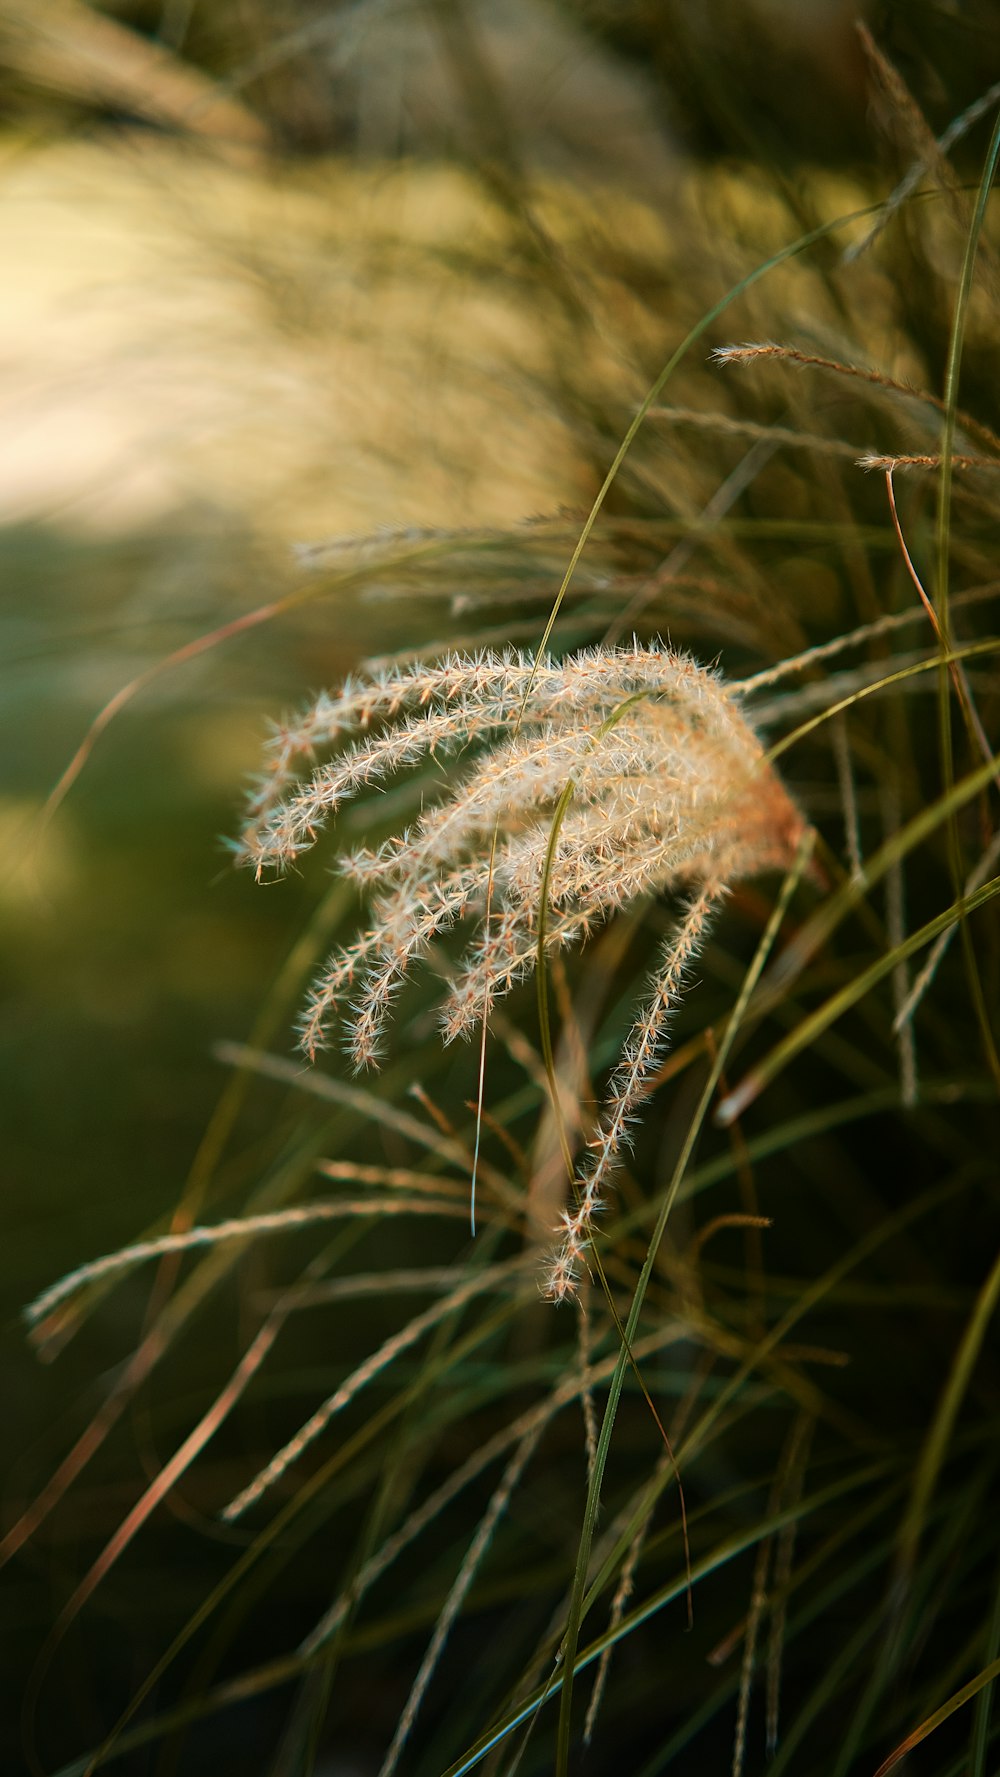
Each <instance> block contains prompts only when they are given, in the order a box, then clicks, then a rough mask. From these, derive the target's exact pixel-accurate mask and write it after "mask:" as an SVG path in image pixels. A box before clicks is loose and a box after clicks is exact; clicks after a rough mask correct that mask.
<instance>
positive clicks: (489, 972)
mask: <svg viewBox="0 0 1000 1777" xmlns="http://www.w3.org/2000/svg"><path fill="white" fill-rule="evenodd" d="M351 737H353V738H351ZM343 740H347V741H348V744H347V746H346V747H345V748H344V749H343V750H341V751H340V752H338V753H337V754H336V755H335V756H334V757H333V758H332V759H330V760H328V761H326V762H324V763H321V764H317V763H315V755H316V754H317V752H319V751H320V750H322V749H325V748H329V747H331V746H334V745H336V743H338V742H340V741H343ZM473 746H476V747H477V748H478V750H477V751H476V752H475V754H474V756H473V759H472V761H471V763H470V764H469V765H468V766H467V767H466V768H465V770H464V772H462V773H461V774H460V775H458V774H455V773H454V772H453V771H452V770H451V769H449V775H448V780H447V782H448V789H447V792H446V794H445V795H444V796H443V798H442V799H441V800H440V801H438V802H437V803H433V804H431V805H430V806H427V807H426V808H425V811H424V812H423V814H422V815H421V816H420V818H419V820H418V821H416V822H415V824H414V825H413V826H412V827H411V828H410V829H408V830H407V831H405V832H403V833H401V834H397V835H394V836H393V837H392V838H391V839H389V840H387V841H386V842H385V843H384V844H383V845H381V846H379V847H377V848H376V849H374V850H371V849H360V850H356V851H354V852H353V853H350V854H348V855H347V856H346V857H345V858H344V859H343V861H342V865H341V867H342V869H343V870H344V872H345V873H346V874H347V875H349V876H350V877H352V878H353V879H354V880H355V882H357V883H358V885H359V886H360V887H361V888H362V889H364V890H365V891H366V892H367V893H369V894H371V896H372V902H371V918H370V923H369V925H368V927H367V929H366V930H364V931H363V932H362V933H361V935H360V936H359V937H358V938H357V939H356V940H355V941H354V942H353V943H352V944H350V945H348V946H346V947H344V948H341V949H340V950H338V951H336V952H335V953H334V954H333V956H331V957H330V958H329V960H328V962H327V964H326V966H325V968H324V970H323V971H322V973H321V974H320V976H319V978H318V979H317V980H316V981H315V982H314V984H313V988H312V991H311V994H310V998H309V1001H308V1004H307V1007H306V1010H305V1013H304V1016H303V1019H302V1023H301V1032H300V1034H301V1041H302V1046H303V1048H304V1049H305V1050H306V1052H307V1053H308V1054H309V1055H310V1056H314V1055H315V1053H316V1051H317V1050H318V1049H319V1048H320V1047H321V1046H322V1045H323V1044H324V1042H325V1041H326V1039H327V1034H328V1030H329V1026H330V1024H331V1022H332V1021H333V1019H334V1018H335V1017H339V1018H341V1019H342V1020H343V1021H344V1022H345V1024H346V1027H347V1031H348V1042H349V1047H350V1052H351V1054H352V1056H353V1059H354V1062H355V1065H356V1066H358V1067H367V1066H371V1065H373V1064H375V1063H376V1062H377V1060H378V1057H379V1053H380V1048H381V1043H382V1038H383V1032H384V1028H385V1025H386V1022H387V1019H388V1016H389V1014H390V1012H391V1010H392V1008H393V1005H394V1002H395V1000H396V997H397V995H398V994H399V992H400V990H401V988H402V986H403V984H404V982H405V979H406V977H407V974H408V972H409V970H410V968H411V965H412V964H413V962H414V961H415V960H417V959H418V958H419V957H420V956H421V955H422V954H423V953H425V952H426V950H427V948H428V946H429V945H430V944H431V942H432V940H433V939H435V938H436V937H437V936H439V934H441V933H442V932H444V931H445V930H447V929H448V928H450V927H452V926H454V925H456V924H457V923H459V922H462V921H473V922H476V923H477V935H476V937H475V938H474V940H473V942H472V943H471V945H470V946H469V947H468V949H467V950H466V952H465V955H464V958H463V960H462V962H461V963H460V965H459V968H458V970H457V972H456V973H455V975H454V977H453V979H452V981H451V983H450V986H449V989H448V992H447V995H446V998H445V1001H444V1005H443V1007H442V1028H443V1034H444V1037H445V1040H446V1041H449V1042H450V1041H452V1040H453V1039H454V1038H455V1037H458V1036H468V1035H470V1034H471V1033H472V1032H473V1031H474V1030H476V1029H477V1028H479V1027H480V1026H481V1025H482V1023H483V1020H484V1019H486V1018H487V1017H488V1015H489V1012H490V1009H491V1007H492V1006H493V1005H494V1003H495V1002H496V1000H497V999H499V998H500V997H501V996H502V995H504V994H506V993H507V992H509V990H510V989H511V988H512V987H514V986H515V985H516V984H517V983H518V982H520V981H522V980H524V979H526V978H527V977H528V976H529V975H530V974H531V973H532V972H533V970H534V968H535V966H536V963H537V960H538V955H539V951H540V950H541V951H542V952H543V953H549V954H552V955H555V954H556V953H558V952H559V951H560V950H562V949H563V948H565V947H568V946H570V945H574V944H577V943H581V942H583V941H584V940H585V939H586V938H587V937H588V936H589V935H590V933H591V932H592V931H593V930H594V929H595V928H596V927H597V926H599V925H600V924H601V923H602V922H604V921H605V920H607V919H608V918H610V917H611V916H612V915H613V914H614V913H615V912H616V911H618V910H619V909H621V908H623V907H626V906H628V905H629V904H630V903H631V902H633V901H635V900H636V899H638V898H640V897H642V896H644V895H648V894H652V893H657V892H661V891H664V890H666V891H669V892H672V893H676V892H678V891H687V892H688V893H689V895H690V902H689V905H688V907H687V909H686V911H685V912H684V914H683V916H682V918H681V921H680V924H679V927H678V930H677V933H676V935H675V937H674V938H673V939H672V940H671V942H670V943H669V944H668V945H667V947H666V950H665V951H664V954H663V957H662V959H661V963H660V966H659V968H658V970H657V972H656V974H655V975H654V977H653V979H652V981H651V988H650V994H649V998H648V1000H647V1003H646V1004H645V1006H644V1008H643V1010H642V1012H641V1014H640V1016H639V1018H638V1019H637V1021H636V1024H635V1026H634V1028H633V1031H632V1033H631V1036H630V1038H629V1040H628V1042H627V1044H626V1046H625V1049H624V1051H623V1054H622V1057H621V1060H620V1062H619V1065H618V1067H617V1068H616V1070H615V1072H614V1074H613V1076H612V1081H611V1086H610V1092H609V1097H608V1102H607V1106H606V1110H605V1114H604V1117H603V1118H602V1121H601V1124H600V1127H599V1130H598V1133H597V1135H596V1137H595V1139H594V1142H593V1143H592V1144H591V1147H592V1152H591V1156H590V1160H589V1163H588V1167H587V1170H586V1174H585V1176H584V1178H583V1179H581V1181H580V1189H579V1192H578V1197H577V1202H576V1205H575V1207H574V1208H573V1209H572V1210H570V1211H567V1212H566V1216H565V1218H564V1225H563V1228H562V1230H561V1235H562V1245H561V1249H560V1252H559V1255H558V1256H557V1258H556V1260H555V1261H554V1264H553V1268H552V1271H551V1273H550V1276H549V1279H548V1284H547V1289H548V1293H549V1294H551V1295H553V1296H554V1297H556V1298H562V1297H564V1296H566V1295H568V1294H571V1293H574V1292H575V1289H576V1286H577V1283H578V1280H579V1277H580V1272H581V1266H582V1264H583V1263H584V1254H585V1250H586V1247H587V1244H588V1241H589V1238H590V1228H591V1224H592V1220H593V1216H594V1214H595V1213H596V1210H597V1208H598V1206H599V1202H600V1198H601V1194H602V1192H603V1189H604V1185H605V1183H606V1181H607V1179H608V1177H609V1176H610V1174H611V1172H612V1171H613V1169H614V1167H615V1165H616V1164H617V1162H618V1160H619V1157H620V1155H621V1152H622V1150H623V1148H624V1147H625V1146H626V1145H627V1142H628V1138H629V1129H630V1125H631V1123H632V1121H633V1119H634V1116H635V1114H636V1110H637V1108H638V1106H639V1105H640V1103H641V1101H642V1099H643V1098H644V1097H645V1094H646V1092H647V1090H648V1083H649V1080H650V1078H651V1077H652V1075H653V1073H654V1072H655V1069H656V1067H657V1066H658V1065H659V1062H660V1060H661V1059H662V1053H663V1048H664V1033H665V1030H666V1026H667V1023H668V1021H669V1019H670V1017H671V1015H672V1013H673V1010H674V1007H675V1005H676V1003H677V1000H678V997H679V993H680V988H681V984H682V980H683V977H684V975H685V973H686V971H687V969H688V967H689V965H690V963H691V962H692V960H693V959H694V957H695V956H696V955H697V954H698V951H699V949H700V948H701V945H702V943H703V940H704V935H705V932H706V929H707V926H708V922H709V920H710V918H711V916H712V914H713V912H714V910H715V908H716V907H717V906H718V904H719V903H720V901H721V899H722V898H723V896H724V895H725V893H726V891H727V889H728V887H729V885H731V884H732V883H733V882H735V881H737V880H739V879H740V878H744V877H747V876H751V875H754V874H756V873H757V872H759V871H762V870H769V869H783V868H785V867H786V866H787V865H788V864H789V863H790V861H791V859H792V857H793V856H794V854H795V850H796V847H797V845H798V843H799V840H800V838H801V836H802V832H803V826H804V823H803V819H802V816H801V814H800V813H799V811H798V809H797V808H796V807H795V805H794V804H793V802H792V801H791V800H790V798H789V796H788V794H787V792H786V791H785V789H784V787H783V785H782V784H781V782H780V781H779V779H778V777H777V775H776V774H775V772H774V771H773V770H772V768H771V767H770V765H769V764H768V762H767V760H766V759H765V757H764V753H763V749H762V747H761V744H760V742H759V740H758V738H757V736H756V734H755V733H754V731H753V729H752V728H751V726H750V725H749V723H748V721H747V719H746V717H745V716H744V715H743V713H742V710H741V708H740V697H739V692H738V690H736V689H734V688H733V687H731V686H728V687H727V686H726V685H725V683H724V682H723V680H722V679H721V677H720V675H719V674H718V673H717V672H714V671H709V670H707V669H706V668H705V667H703V666H700V665H698V663H697V662H696V661H694V660H692V659H691V658H689V657H688V656H686V655H683V654H679V653H676V652H675V651H674V650H672V649H670V648H668V647H666V646H665V645H664V644H662V643H656V642H654V643H650V644H643V643H640V642H638V641H635V640H633V642H632V643H631V644H629V645H627V646H623V647H618V648H609V647H604V648H595V649H591V650H588V651H586V652H584V653H581V654H577V655H573V656H570V657H569V658H567V659H565V660H563V661H561V662H556V661H553V660H552V659H550V658H548V657H545V658H541V659H538V660H535V659H533V658H532V657H531V656H530V655H525V654H515V653H512V652H511V653H505V654H496V653H482V654H477V655H457V654H456V655H451V656H448V657H447V658H445V659H444V660H442V661H439V662H436V663H433V664H430V665H428V664H424V663H418V664H414V665H410V666H407V667H405V668H398V667H397V668H393V669H391V670H388V671H386V672H383V673H380V674H377V675H374V676H373V677H371V678H370V679H367V680H364V681H361V680H358V681H351V682H350V683H348V684H347V685H345V686H344V688H343V689H342V690H341V691H340V692H339V693H338V694H337V695H336V696H328V695H325V694H324V695H323V696H322V697H320V698H319V699H318V700H317V702H316V703H315V704H314V705H313V706H312V708H311V709H309V710H308V711H306V712H305V714H304V715H303V716H301V717H300V718H299V719H298V720H296V721H294V722H288V723H285V724H283V725H282V727H281V728H280V729H278V730H277V731H276V733H275V736H274V739H273V740H272V743H271V748H270V760H269V764H268V769H267V772H266V774H265V775H264V776H263V777H262V779H261V781H260V783H259V785H258V786H257V788H256V790H255V793H254V795H253V798H252V801H251V806H250V810H249V815H248V821H247V825H246V827H245V829H244V832H243V835H242V839H241V842H240V855H241V857H242V860H243V861H244V862H245V863H247V864H248V865H250V866H251V867H252V868H253V869H254V870H255V871H256V873H257V876H258V877H260V876H261V875H263V874H264V873H266V872H267V871H270V870H277V871H280V870H282V869H284V868H286V867H287V866H288V865H290V864H292V863H294V861H295V860H296V859H297V858H298V857H299V856H300V855H301V854H302V853H303V852H304V851H306V850H308V849H309V848H310V847H311V846H312V845H313V844H314V843H315V842H316V840H317V838H318V837H319V834H320V831H321V830H322V828H323V826H324V824H325V822H326V821H327V819H328V818H329V816H330V815H331V814H333V813H335V812H336V810H337V809H338V808H339V807H340V806H341V804H342V803H344V802H345V801H347V800H349V799H350V798H352V797H354V796H356V795H357V794H358V793H359V792H361V791H363V790H364V789H366V788H368V787H369V786H370V785H373V784H378V783H381V782H382V781H383V780H384V779H385V778H387V777H388V776H390V775H392V774H393V773H395V772H397V771H399V770H401V769H403V768H405V767H408V766H413V765H416V764H418V763H420V762H421V761H424V760H426V759H427V757H428V756H430V757H432V758H434V759H439V758H444V757H447V756H454V755H456V754H464V753H467V752H468V751H469V749H470V748H472V747H473ZM567 792H569V800H568V801H565V797H566V795H567ZM557 807H558V809H559V819H558V825H557V827H554V826H553V821H554V818H555V813H556V810H557ZM494 838H495V845H494ZM543 902H544V907H543ZM543 915H544V919H543Z"/></svg>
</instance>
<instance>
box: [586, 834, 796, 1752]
mask: <svg viewBox="0 0 1000 1777" xmlns="http://www.w3.org/2000/svg"><path fill="white" fill-rule="evenodd" d="M812 847H813V839H812V836H811V834H810V833H808V832H807V833H806V834H805V835H804V836H803V838H802V839H801V841H800V843H799V849H798V852H797V854H796V858H795V862H794V864H793V866H792V868H791V869H790V870H789V871H788V872H787V874H786V876H785V880H784V883H783V884H782V888H781V892H780V894H779V896H778V898H777V900H776V902H775V906H774V909H773V911H772V913H771V917H770V919H769V920H768V923H767V926H766V927H765V930H764V932H763V934H762V937H761V940H760V943H759V945H758V947H757V951H756V953H755V955H754V958H753V961H752V963H751V965H750V968H749V969H748V970H747V974H746V978H745V980H744V983H743V987H742V989H741V991H740V994H739V997H738V999H737V1001H736V1004H735V1006H734V1007H733V1012H732V1017H731V1018H730V1020H729V1023H728V1025H727V1027H726V1032H725V1035H724V1036H723V1039H722V1042H721V1043H720V1045H719V1049H718V1052H717V1054H716V1057H715V1061H714V1063H713V1065H712V1068H711V1071H710V1073H709V1077H708V1080H707V1081H706V1083H705V1088H704V1090H703V1092H702V1095H701V1098H700V1100H699V1103H698V1106H697V1109H696V1111H695V1114H694V1116H693V1118H692V1120H691V1124H690V1127H689V1129H688V1133H687V1136H686V1138H685V1141H684V1144H683V1147H682V1149H681V1152H680V1155H679V1156H678V1160H677V1164H676V1166H675V1168H674V1172H673V1175H672V1177H671V1180H670V1184H669V1186H668V1187H667V1191H666V1193H665V1195H664V1198H663V1203H662V1205H661V1208H660V1213H659V1215H658V1217H657V1220H656V1226H655V1228H654V1230H653V1234H652V1238H651V1240H650V1243H649V1249H648V1252H647V1254H646V1259H645V1262H644V1264H643V1268H642V1271H641V1273H640V1275H639V1280H638V1283H637V1284H636V1288H635V1293H634V1295H633V1298H632V1304H631V1307H630V1309H629V1315H628V1320H627V1321H626V1325H625V1345H626V1350H624V1351H623V1352H622V1353H621V1355H620V1356H619V1359H618V1363H617V1365H616V1366H615V1373H614V1376H613V1377H612V1380H611V1387H610V1389H609V1391H608V1401H607V1406H606V1407H605V1412H604V1421H603V1424H602V1426H601V1435H600V1439H599V1441H598V1446H597V1460H596V1462H595V1464H594V1473H593V1477H592V1479H591V1484H590V1487H589V1488H588V1491H587V1504H586V1508H585V1514H584V1525H583V1532H582V1535H581V1538H580V1548H579V1553H578V1555H577V1563H576V1573H575V1577H574V1582H573V1593H572V1597H571V1601H570V1612H569V1620H568V1623H567V1626H566V1634H565V1637H564V1640H563V1644H562V1649H561V1655H562V1682H561V1696H560V1711H559V1729H558V1738H557V1748H556V1771H557V1777H566V1773H567V1771H568V1767H569V1752H570V1737H571V1720H572V1702H573V1676H574V1672H575V1662H576V1652H577V1645H578V1641H579V1634H580V1626H581V1623H582V1621H583V1610H584V1599H585V1594H586V1586H587V1569H588V1567H589V1564H590V1550H591V1545H592V1542H593V1534H594V1524H595V1522H596V1518H597V1512H598V1507H599V1502H600V1493H601V1486H602V1483H603V1480H604V1469H605V1466H606V1463H607V1459H608V1452H609V1450H610V1447H611V1434H612V1431H613V1429H614V1423H615V1418H616V1416H617V1411H618V1402H619V1400H620V1398H621V1391H622V1386H623V1384H624V1381H625V1373H626V1368H627V1366H628V1362H629V1359H628V1355H627V1348H628V1347H630V1346H631V1344H632V1342H633V1340H634V1338H635V1334H636V1329H637V1327H638V1324H639V1317H640V1315H641V1313H642V1306H643V1302H644V1300H645V1296H646V1290H647V1288H648V1285H649V1280H650V1278H651V1276H652V1273H653V1265H654V1263H655V1260H656V1255H657V1252H658V1251H659V1247H660V1243H661V1241H662V1239H663V1235H664V1232H665V1230H666V1226H667V1220H668V1218H669V1215H670V1211H671V1209H672V1208H673V1204H674V1199H675V1198H676V1195H677V1192H678V1190H679V1189H680V1185H681V1180H682V1178H683V1176H684V1172H685V1170H686V1168H687V1164H688V1161H689V1160H690V1158H691V1155H692V1153H693V1151H694V1146H695V1142H696V1140H697V1138H698V1134H699V1132H700V1129H701V1125H702V1123H703V1121H704V1119H705V1116H706V1115H707V1112H708V1107H709V1105H710V1104H711V1101H712V1098H713V1096H714V1094H715V1089H716V1087H717V1085H718V1082H719V1078H720V1076H721V1074H722V1071H723V1069H724V1067H725V1065H726V1060H727V1058H728V1055H729V1050H730V1048H731V1047H732V1044H733V1042H734V1041H735V1038H736V1035H737V1032H738V1030H739V1027H740V1024H741V1023H742V1020H743V1014H744V1012H745V1011H746V1008H747V1006H748V1004H749V1002H750V996H751V994H752V993H753V990H754V988H755V986H756V984H757V981H758V980H759V978H760V974H761V971H762V969H763V967H764V964H765V962H766V960H767V957H768V955H769V954H770V951H771V947H772V945H773V943H774V940H775V938H776V937H777V934H778V930H779V928H780V925H781V922H782V920H783V918H784V916H785V912H786V910H787V907H788V905H789V902H790V901H791V898H792V895H793V893H794V892H795V889H796V887H797V885H798V882H799V880H800V878H801V876H802V874H803V872H804V871H805V869H806V868H807V866H808V862H809V857H810V855H811V852H812Z"/></svg>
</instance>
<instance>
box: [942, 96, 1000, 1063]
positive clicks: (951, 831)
mask: <svg viewBox="0 0 1000 1777" xmlns="http://www.w3.org/2000/svg"><path fill="white" fill-rule="evenodd" d="M998 162H1000V113H998V115H997V120H996V123H995V125H994V128H993V135H992V138H991V141H990V146H989V149H988V151H987V155H986V163H985V165H984V167H983V173H982V178H981V179H980V182H979V191H978V193H977V197H976V207H975V211H974V214H973V218H972V223H971V225H970V228H969V231H968V235H967V237H966V242H965V254H964V257H963V261H962V273H961V278H960V281H959V289H958V296H957V298H956V302H955V314H954V318H953V321H952V329H951V338H950V340H949V344H948V363H947V370H946V373H945V396H944V400H945V405H944V425H943V428H942V435H941V478H940V481H939V483H938V507H937V587H936V591H937V607H938V618H939V622H940V625H941V640H940V655H941V671H940V675H939V680H938V727H939V737H940V748H941V775H942V779H943V782H944V786H945V790H946V791H948V790H950V789H951V787H952V784H953V781H954V757H953V743H952V732H951V692H950V689H949V677H948V672H947V670H946V669H947V666H948V664H949V662H948V661H947V659H946V656H947V654H948V652H949V650H950V647H951V615H950V609H949V597H950V587H949V577H950V565H951V564H950V554H951V483H952V454H953V451H954V444H955V425H956V416H957V409H958V382H959V374H960V370H961V363H962V347H963V344H964V340H965V327H966V321H967V317H968V308H969V299H970V297H971V295H972V280H973V274H974V271H975V264H976V253H977V249H978V247H979V242H980V237H981V235H982V230H983V224H984V222H985V219H986V205H987V202H988V200H989V195H990V191H991V189H992V186H993V181H994V178H995V177H996V171H997V164H998ZM947 833H948V851H949V857H950V862H951V873H952V886H953V888H954V891H955V893H956V895H958V896H959V898H961V894H962V883H963V880H964V877H965V870H964V867H963V864H962V847H961V840H960V837H959V832H958V823H957V821H956V819H955V817H954V815H951V816H949V819H948V827H947ZM961 938H962V947H963V951H964V955H965V968H966V975H967V978H968V982H969V991H970V994H971V996H972V1002H973V1006H974V1008H975V1013H976V1020H977V1023H978V1025H979V1030H980V1035H981V1038H982V1044H983V1051H984V1054H985V1056H986V1061H987V1065H988V1066H989V1069H990V1072H991V1073H992V1075H993V1078H994V1079H995V1080H996V1082H997V1085H998V1086H1000V1055H998V1053H997V1047H996V1041H995V1038H994V1035H993V1028H992V1024H991V1021H990V1015H989V1010H988V1007H987V1004H986V999H985V995H984V992H983V985H982V979H981V976H980V972H979V965H978V962H977V960H976V953H975V947H974V944H973V939H972V933H971V930H970V929H969V925H968V921H967V920H965V919H963V920H962V922H961Z"/></svg>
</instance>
